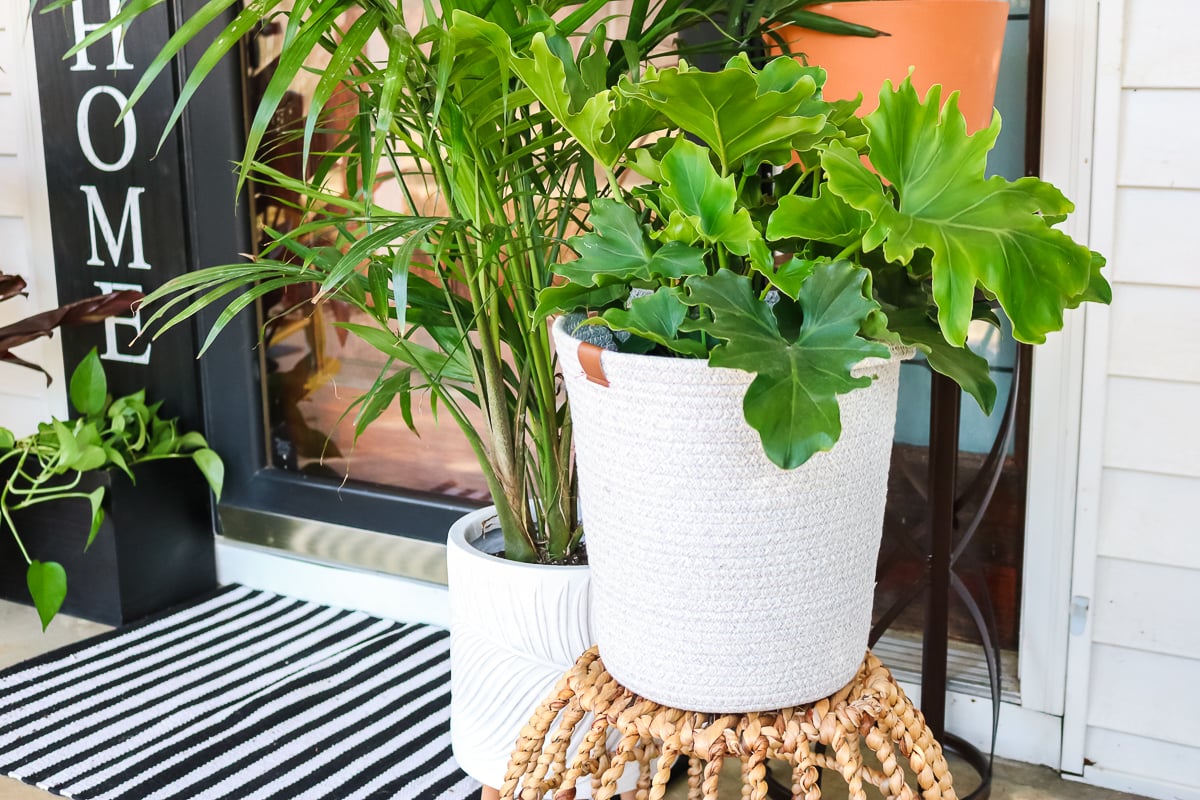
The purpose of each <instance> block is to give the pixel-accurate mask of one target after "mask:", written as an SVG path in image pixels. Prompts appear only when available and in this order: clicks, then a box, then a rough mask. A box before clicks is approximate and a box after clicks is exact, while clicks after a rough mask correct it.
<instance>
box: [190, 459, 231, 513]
mask: <svg viewBox="0 0 1200 800" xmlns="http://www.w3.org/2000/svg"><path fill="white" fill-rule="evenodd" d="M192 461H194V462H196V466H197V467H199V468H200V471H201V472H202V473H204V479H205V480H207V481H208V486H209V488H210V489H212V491H213V494H214V495H216V498H217V500H220V499H221V486H222V485H223V484H224V483H225V464H224V462H222V461H221V457H220V456H219V455H217V454H216V453H214V452H213V451H212V450H209V449H208V448H207V447H205V448H203V449H201V450H197V451H195V452H194V453H192Z"/></svg>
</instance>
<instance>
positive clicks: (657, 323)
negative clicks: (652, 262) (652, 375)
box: [603, 286, 707, 358]
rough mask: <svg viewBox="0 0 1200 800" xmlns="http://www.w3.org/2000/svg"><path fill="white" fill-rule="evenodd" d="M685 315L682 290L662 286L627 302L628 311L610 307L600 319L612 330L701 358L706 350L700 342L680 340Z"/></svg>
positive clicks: (685, 308) (685, 307)
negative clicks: (681, 325)
mask: <svg viewBox="0 0 1200 800" xmlns="http://www.w3.org/2000/svg"><path fill="white" fill-rule="evenodd" d="M687 312H688V307H687V305H686V304H684V302H683V289H681V288H678V287H670V286H661V287H659V288H658V289H657V290H655V291H654V292H653V293H651V294H646V295H642V296H640V297H635V298H634V299H633V300H631V301H629V308H628V309H624V308H610V309H609V310H608V311H605V312H604V315H603V319H604V322H605V324H607V325H608V327H610V328H612V329H613V330H620V331H629V332H630V333H633V334H637V335H638V336H641V337H642V338H643V339H649V340H650V341H652V342H656V343H658V344H661V345H663V346H664V347H667V348H670V349H671V350H674V351H675V352H677V353H682V354H683V355H688V356H694V357H696V358H703V357H704V356H705V355H707V350H706V348H705V347H704V345H703V344H702V343H701V342H699V341H698V340H696V339H680V338H679V326H680V324H682V323H683V320H684V319H685V318H686V317H687Z"/></svg>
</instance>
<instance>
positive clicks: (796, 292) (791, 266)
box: [767, 258, 822, 300]
mask: <svg viewBox="0 0 1200 800" xmlns="http://www.w3.org/2000/svg"><path fill="white" fill-rule="evenodd" d="M820 263H822V262H820V261H813V260H809V259H806V258H791V259H789V260H787V261H785V262H784V263H782V264H780V265H779V266H778V267H776V268H775V272H773V273H771V274H769V275H767V280H769V281H770V282H771V285H772V286H774V287H775V288H776V289H778V290H779V291H781V292H783V293H784V294H786V295H787V296H788V297H790V298H792V299H793V300H797V299H799V297H800V287H802V286H803V285H804V282H805V281H806V280H808V278H809V276H810V275H812V274H813V270H815V269H816V268H817V265H818V264H820Z"/></svg>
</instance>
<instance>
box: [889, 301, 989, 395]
mask: <svg viewBox="0 0 1200 800" xmlns="http://www.w3.org/2000/svg"><path fill="white" fill-rule="evenodd" d="M885 316H886V318H887V323H886V324H887V330H888V331H890V332H892V333H893V334H895V339H896V340H897V341H899V342H900V343H901V344H906V345H908V346H909V347H915V348H917V349H918V350H920V351H921V352H922V353H924V354H925V360H926V361H928V362H929V368H930V369H932V370H933V371H934V372H937V373H940V374H942V375H945V376H946V377H947V378H950V379H951V380H952V381H954V382H955V383H957V384H958V385H959V386H961V387H962V390H963V391H964V392H966V393H967V394H969V395H971V397H974V398H975V402H976V403H978V404H979V408H980V410H981V411H983V413H984V414H991V413H992V409H993V408H994V407H995V406H996V384H995V383H994V382H993V381H992V374H991V367H990V365H989V364H988V362H987V359H986V358H983V357H982V356H979V355H976V354H975V353H974V352H972V351H971V350H970V349H968V348H966V347H955V346H954V345H952V344H950V343H949V342H947V341H946V339H945V337H943V336H942V334H941V331H939V330H938V326H937V323H935V322H934V321H933V320H932V319H930V318H929V315H928V314H927V313H926V311H925V309H924V308H896V309H888V310H887V311H886V312H885ZM881 338H882V337H881Z"/></svg>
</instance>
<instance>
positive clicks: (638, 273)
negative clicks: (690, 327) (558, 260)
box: [554, 198, 705, 286]
mask: <svg viewBox="0 0 1200 800" xmlns="http://www.w3.org/2000/svg"><path fill="white" fill-rule="evenodd" d="M591 223H592V231H591V232H590V233H586V234H584V235H582V236H576V237H573V238H572V239H571V241H570V244H571V247H573V248H574V249H575V251H576V252H578V253H579V258H577V259H575V260H574V261H571V262H568V263H566V264H559V265H558V266H556V267H555V268H554V271H555V273H557V274H558V275H561V276H563V277H564V278H567V279H568V280H570V281H573V282H575V283H578V284H581V285H583V286H608V285H612V284H624V283H628V282H630V281H637V280H651V279H652V278H665V279H667V280H679V279H681V278H683V277H684V276H687V275H703V274H704V271H705V268H704V261H703V256H704V254H703V252H701V251H700V250H697V249H695V248H693V247H689V246H688V245H686V244H683V243H681V242H667V243H666V244H664V245H662V246H661V247H657V248H655V247H654V246H652V244H651V241H650V239H649V237H648V236H646V232H645V231H644V230H643V229H642V227H641V224H640V223H639V221H638V218H637V214H636V213H635V212H634V210H633V209H632V208H630V207H629V206H627V205H624V204H622V203H619V202H617V201H616V200H613V199H611V198H600V199H598V200H596V201H595V202H594V203H593V204H592V212H591Z"/></svg>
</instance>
